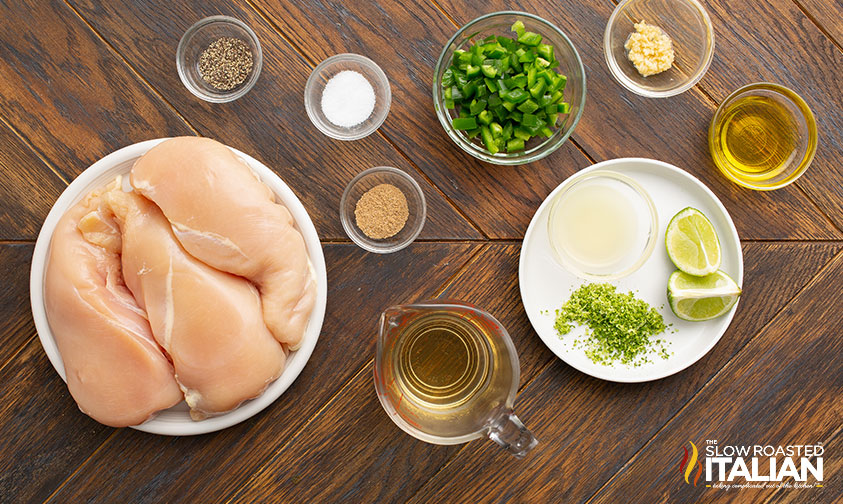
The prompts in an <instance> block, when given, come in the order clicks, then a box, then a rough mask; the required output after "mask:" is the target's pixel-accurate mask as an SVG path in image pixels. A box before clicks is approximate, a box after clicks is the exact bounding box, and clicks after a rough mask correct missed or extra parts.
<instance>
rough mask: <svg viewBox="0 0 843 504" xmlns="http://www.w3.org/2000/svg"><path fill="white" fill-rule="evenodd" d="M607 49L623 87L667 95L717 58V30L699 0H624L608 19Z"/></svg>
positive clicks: (686, 84)
mask: <svg viewBox="0 0 843 504" xmlns="http://www.w3.org/2000/svg"><path fill="white" fill-rule="evenodd" d="M603 52H604V55H605V56H606V64H607V65H608V66H609V70H610V71H611V73H612V75H613V76H614V77H615V79H616V80H617V81H618V82H619V83H620V84H621V85H622V86H623V87H625V88H627V89H628V90H630V91H632V92H633V93H636V94H639V95H641V96H647V97H650V98H666V97H668V96H674V95H677V94H679V93H682V92H684V91H687V90H688V89H690V88H691V87H692V86H693V85H694V84H696V83H697V82H699V80H700V79H702V76H703V75H705V72H706V70H708V67H709V65H711V60H712V57H713V56H714V29H713V28H712V26H711V19H710V18H709V17H708V13H707V12H706V11H705V9H704V8H703V6H702V5H700V3H699V2H698V1H697V0H624V1H622V2H620V4H618V6H617V7H616V8H615V10H614V12H612V15H611V16H610V17H609V22H608V24H607V25H606V33H605V34H604V36H603Z"/></svg>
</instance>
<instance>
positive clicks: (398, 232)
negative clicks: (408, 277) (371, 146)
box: [340, 166, 427, 254]
mask: <svg viewBox="0 0 843 504" xmlns="http://www.w3.org/2000/svg"><path fill="white" fill-rule="evenodd" d="M426 215H427V207H426V204H425V200H424V193H422V190H421V187H419V184H418V183H417V182H416V181H415V180H414V179H413V177H411V176H410V175H408V174H407V173H405V172H403V171H401V170H399V169H398V168H393V167H391V166H376V167H374V168H369V169H368V170H365V171H363V172H361V173H360V174H358V175H357V176H356V177H354V178H353V179H352V180H351V182H349V184H348V186H347V187H346V188H345V191H343V193H342V198H341V199H340V221H341V222H342V227H343V229H344V230H345V232H346V234H347V235H348V237H349V238H351V240H352V241H353V242H354V243H356V244H357V245H359V246H360V247H361V248H363V249H365V250H368V251H369V252H375V253H378V254H388V253H390V252H396V251H398V250H401V249H402V248H404V247H406V246H407V245H409V244H410V243H412V242H413V240H415V239H416V237H417V236H418V235H419V233H420V232H421V230H422V228H423V227H424V220H425V217H426Z"/></svg>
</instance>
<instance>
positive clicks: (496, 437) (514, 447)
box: [488, 410, 539, 458]
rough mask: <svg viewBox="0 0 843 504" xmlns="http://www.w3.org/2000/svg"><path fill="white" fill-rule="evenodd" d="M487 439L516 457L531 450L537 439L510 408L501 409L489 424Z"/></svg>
mask: <svg viewBox="0 0 843 504" xmlns="http://www.w3.org/2000/svg"><path fill="white" fill-rule="evenodd" d="M488 436H489V439H491V440H492V441H494V442H495V443H497V444H499V445H501V446H502V447H504V448H505V449H506V450H507V451H508V452H509V453H511V454H513V455H515V456H516V457H518V458H521V457H523V456H524V455H526V453H527V452H528V451H530V450H532V449H533V448H534V447H535V446H536V445H537V444H538V442H539V441H538V440H537V439H536V438H535V437H533V433H532V432H530V431H529V430H528V429H527V428H526V427H524V424H523V423H521V420H519V419H518V417H517V416H515V413H513V412H512V410H505V411H503V412H502V413H501V414H500V415H499V416H498V417H497V418H495V420H493V421H492V423H491V425H490V426H489V432H488Z"/></svg>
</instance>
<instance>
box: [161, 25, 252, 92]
mask: <svg viewBox="0 0 843 504" xmlns="http://www.w3.org/2000/svg"><path fill="white" fill-rule="evenodd" d="M220 37H232V38H236V39H240V40H242V41H244V42H246V43H247V44H248V45H249V49H250V50H251V51H252V72H251V73H250V74H249V77H248V78H247V79H246V80H245V81H243V83H242V84H240V85H239V86H237V87H235V88H234V89H230V90H228V91H221V90H219V89H216V88H215V87H213V86H211V85H210V84H209V83H207V82H205V79H203V78H202V74H201V73H199V57H200V56H201V55H202V52H203V51H205V49H207V48H208V46H209V45H211V43H212V42H214V41H215V40H217V39H218V38H220ZM262 64H263V53H262V52H261V44H260V41H259V40H258V36H257V35H255V32H254V31H252V29H251V28H249V27H248V26H246V24H245V23H243V22H242V21H240V20H239V19H235V18H233V17H228V16H211V17H206V18H205V19H201V20H199V21H198V22H196V23H195V24H194V25H193V26H191V27H190V28H188V29H187V31H186V32H184V35H182V37H181V40H180V41H179V46H178V49H176V68H177V69H178V72H179V78H180V79H181V81H182V83H183V84H184V87H186V88H187V90H188V91H190V92H191V93H193V94H194V95H196V96H197V97H199V98H201V99H203V100H205V101H207V102H212V103H226V102H230V101H233V100H236V99H237V98H240V97H241V96H243V95H245V94H246V93H248V92H249V90H250V89H252V87H253V86H254V85H255V82H257V81H258V76H259V75H260V73H261V65H262Z"/></svg>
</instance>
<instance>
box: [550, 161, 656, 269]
mask: <svg viewBox="0 0 843 504" xmlns="http://www.w3.org/2000/svg"><path fill="white" fill-rule="evenodd" d="M658 229H659V225H658V215H657V213H656V207H655V205H654V204H653V200H652V199H651V198H650V195H649V194H647V191H645V190H644V188H643V187H641V185H640V184H639V183H638V182H636V181H635V180H633V179H632V178H630V177H628V176H626V175H623V174H621V173H617V172H613V171H608V170H595V171H589V172H586V173H583V174H578V175H574V176H572V177H571V178H569V179H568V180H567V181H566V182H565V185H564V186H563V188H562V190H561V191H560V192H559V194H557V195H556V196H555V197H554V199H553V202H552V203H551V207H550V215H549V218H548V222H547V234H548V237H549V239H550V247H551V249H552V250H553V254H554V257H555V258H556V260H557V261H558V262H559V263H560V264H561V265H562V266H563V267H564V268H565V269H567V270H568V271H570V272H571V273H573V274H575V275H577V276H579V277H582V278H586V279H589V280H597V281H605V280H614V279H617V278H621V277H624V276H626V275H629V274H630V273H632V272H634V271H636V270H637V269H638V268H640V267H641V266H642V265H643V264H644V263H645V262H646V261H647V259H648V258H649V257H650V255H651V254H652V253H653V249H654V248H655V245H656V235H657V233H658Z"/></svg>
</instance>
